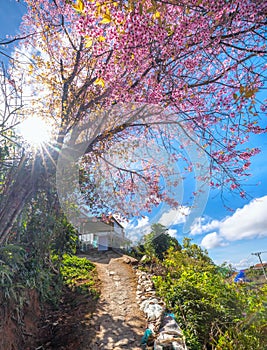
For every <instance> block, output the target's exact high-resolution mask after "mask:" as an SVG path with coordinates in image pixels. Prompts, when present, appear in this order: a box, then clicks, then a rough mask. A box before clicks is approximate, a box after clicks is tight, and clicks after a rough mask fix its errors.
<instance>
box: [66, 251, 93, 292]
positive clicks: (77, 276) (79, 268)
mask: <svg viewBox="0 0 267 350" xmlns="http://www.w3.org/2000/svg"><path fill="white" fill-rule="evenodd" d="M60 273H61V275H62V278H63V282H64V284H65V285H67V286H68V287H69V288H71V289H72V290H75V291H78V292H81V293H85V294H90V295H93V296H95V297H97V296H98V292H97V291H96V290H95V289H94V288H93V286H94V284H95V276H96V274H95V265H94V264H93V263H92V262H91V261H89V260H88V259H86V258H79V257H77V256H71V255H67V254H64V255H63V260H62V266H61V268H60Z"/></svg>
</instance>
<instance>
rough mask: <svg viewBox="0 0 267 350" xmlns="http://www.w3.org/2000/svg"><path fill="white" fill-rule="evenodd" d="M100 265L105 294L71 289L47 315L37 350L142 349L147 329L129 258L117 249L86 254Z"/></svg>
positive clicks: (100, 282) (102, 288) (101, 282)
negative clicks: (90, 294) (76, 292)
mask: <svg viewBox="0 0 267 350" xmlns="http://www.w3.org/2000/svg"><path fill="white" fill-rule="evenodd" d="M85 257H87V258H88V259H89V260H91V261H93V262H94V263H95V264H96V268H97V272H98V278H99V284H100V291H101V296H100V298H99V299H98V301H94V300H91V299H89V298H88V297H85V296H82V295H80V296H77V295H74V294H73V293H71V292H68V293H66V294H65V297H64V299H63V300H62V302H61V306H60V308H59V310H58V311H56V312H51V310H50V311H49V310H48V311H47V314H46V315H45V316H44V319H43V322H42V325H41V333H40V336H41V338H40V346H39V347H37V348H36V347H35V348H34V349H35V350H55V349H57V350H63V349H64V350H98V349H99V350H100V349H105V350H109V349H113V350H120V349H128V350H139V349H141V347H140V342H141V338H142V336H143V334H144V331H145V328H146V322H145V317H144V315H143V314H142V312H141V311H140V309H139V307H138V305H137V303H136V276H135V273H134V271H133V268H132V266H131V265H130V264H129V257H126V256H121V255H119V254H117V253H115V252H113V251H107V252H105V253H104V252H103V253H92V254H89V255H85Z"/></svg>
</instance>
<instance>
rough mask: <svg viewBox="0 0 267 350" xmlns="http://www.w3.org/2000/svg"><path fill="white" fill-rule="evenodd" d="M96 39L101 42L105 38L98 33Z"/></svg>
mask: <svg viewBox="0 0 267 350" xmlns="http://www.w3.org/2000/svg"><path fill="white" fill-rule="evenodd" d="M97 40H98V41H99V42H100V43H102V42H103V41H105V40H106V38H105V37H104V36H102V35H100V36H99V37H98V38H97Z"/></svg>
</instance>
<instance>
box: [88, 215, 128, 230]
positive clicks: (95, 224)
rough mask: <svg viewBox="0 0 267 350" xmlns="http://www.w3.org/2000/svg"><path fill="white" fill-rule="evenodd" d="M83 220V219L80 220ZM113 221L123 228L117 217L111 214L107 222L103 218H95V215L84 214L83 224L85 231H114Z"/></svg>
mask: <svg viewBox="0 0 267 350" xmlns="http://www.w3.org/2000/svg"><path fill="white" fill-rule="evenodd" d="M82 221H83V220H82ZM114 222H116V223H117V225H118V226H119V227H120V228H121V229H123V226H122V225H121V224H120V223H119V221H118V220H117V219H115V218H114V217H113V216H112V217H111V218H110V220H109V221H108V222H106V221H104V220H103V218H100V217H98V218H95V217H86V216H85V215H84V225H85V227H86V230H87V231H91V232H92V233H93V232H109V231H114V230H113V227H114Z"/></svg>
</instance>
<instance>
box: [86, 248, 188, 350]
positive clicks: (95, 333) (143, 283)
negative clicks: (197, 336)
mask: <svg viewBox="0 0 267 350" xmlns="http://www.w3.org/2000/svg"><path fill="white" fill-rule="evenodd" d="M86 257H87V258H88V259H90V260H91V261H93V262H94V263H95V264H96V268H97V273H98V278H99V280H100V281H101V296H100V299H99V300H98V302H97V305H96V311H95V312H94V313H93V314H92V315H91V317H90V319H89V320H88V322H87V326H88V329H89V331H88V332H89V334H88V337H87V339H88V344H87V345H86V346H85V347H83V348H82V349H81V350H100V349H106V350H109V349H112V350H121V349H128V350H140V349H156V350H161V349H163V348H164V345H171V344H172V348H173V349H175V350H186V349H187V348H186V345H185V342H184V337H183V334H182V330H181V329H180V327H179V325H178V324H177V323H176V321H175V319H174V318H173V317H171V316H170V315H171V314H166V312H165V311H166V310H165V305H164V303H163V302H162V301H161V300H160V299H158V298H157V297H156V293H155V291H154V289H153V283H152V281H151V278H150V277H151V276H150V275H149V274H147V273H145V272H143V271H139V270H137V271H136V272H135V271H134V269H133V268H132V266H131V265H132V264H133V263H134V262H137V260H136V259H134V258H132V257H129V256H126V255H119V254H117V253H115V252H114V251H107V252H105V253H104V252H103V253H97V252H96V253H91V254H89V255H86ZM147 330H148V331H149V332H150V333H151V335H152V339H154V340H155V343H154V341H152V343H151V345H150V346H147V342H146V341H145V342H144V334H146V332H147ZM155 336H156V338H155ZM141 343H142V344H141ZM153 343H154V346H153ZM151 346H152V347H151Z"/></svg>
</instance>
